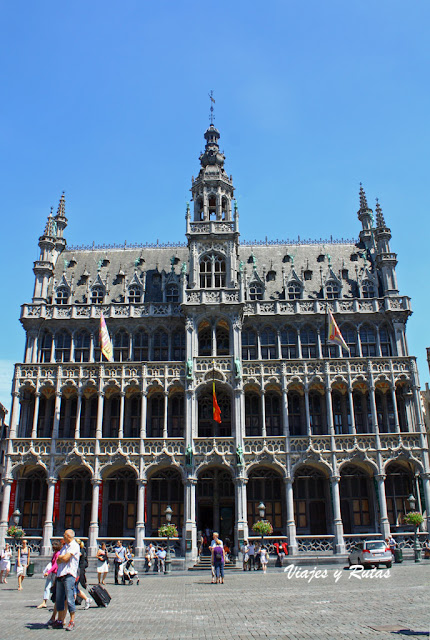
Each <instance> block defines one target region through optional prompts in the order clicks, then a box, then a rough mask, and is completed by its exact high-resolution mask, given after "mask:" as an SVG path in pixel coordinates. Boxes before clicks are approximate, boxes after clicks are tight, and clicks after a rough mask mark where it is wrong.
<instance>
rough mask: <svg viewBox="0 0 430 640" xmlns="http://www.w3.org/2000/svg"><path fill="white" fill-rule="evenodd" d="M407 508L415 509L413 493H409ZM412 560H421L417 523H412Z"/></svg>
mask: <svg viewBox="0 0 430 640" xmlns="http://www.w3.org/2000/svg"><path fill="white" fill-rule="evenodd" d="M408 503H409V509H410V510H411V511H415V506H416V500H415V497H414V495H413V494H412V493H411V495H410V496H409V498H408ZM414 560H415V562H421V548H420V545H419V542H418V525H414Z"/></svg>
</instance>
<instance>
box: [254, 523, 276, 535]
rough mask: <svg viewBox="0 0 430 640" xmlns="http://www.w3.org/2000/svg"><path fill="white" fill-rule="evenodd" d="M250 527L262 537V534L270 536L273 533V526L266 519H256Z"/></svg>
mask: <svg viewBox="0 0 430 640" xmlns="http://www.w3.org/2000/svg"><path fill="white" fill-rule="evenodd" d="M252 529H253V530H254V531H255V533H257V534H258V535H259V536H261V537H262V538H263V537H264V536H270V535H271V534H272V533H273V527H272V525H271V524H270V522H269V521H268V520H258V522H256V523H255V524H254V525H253V526H252Z"/></svg>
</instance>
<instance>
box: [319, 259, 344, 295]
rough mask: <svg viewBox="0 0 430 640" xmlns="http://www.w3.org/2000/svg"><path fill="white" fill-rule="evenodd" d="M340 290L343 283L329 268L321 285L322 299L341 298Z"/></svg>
mask: <svg viewBox="0 0 430 640" xmlns="http://www.w3.org/2000/svg"><path fill="white" fill-rule="evenodd" d="M342 290H343V282H342V280H341V278H339V277H338V276H337V275H336V274H335V272H334V271H333V269H332V267H331V266H330V267H329V269H328V272H327V274H326V276H325V278H324V280H323V284H322V295H323V298H327V300H337V299H338V298H341V297H342V292H343V291H342Z"/></svg>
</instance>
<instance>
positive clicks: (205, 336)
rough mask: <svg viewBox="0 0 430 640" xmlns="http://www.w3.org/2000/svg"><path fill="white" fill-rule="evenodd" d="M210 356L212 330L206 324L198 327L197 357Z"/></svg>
mask: <svg viewBox="0 0 430 640" xmlns="http://www.w3.org/2000/svg"><path fill="white" fill-rule="evenodd" d="M210 355H212V329H211V327H210V325H209V324H208V323H207V322H203V323H202V324H201V325H200V327H199V356H210Z"/></svg>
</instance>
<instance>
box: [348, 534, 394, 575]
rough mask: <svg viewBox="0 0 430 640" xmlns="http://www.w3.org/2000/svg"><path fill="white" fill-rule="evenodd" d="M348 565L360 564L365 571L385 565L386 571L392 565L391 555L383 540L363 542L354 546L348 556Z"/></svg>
mask: <svg viewBox="0 0 430 640" xmlns="http://www.w3.org/2000/svg"><path fill="white" fill-rule="evenodd" d="M348 564H349V566H350V567H351V566H352V565H353V564H361V565H363V567H365V568H366V569H370V568H371V567H379V565H381V564H385V566H386V567H387V569H390V568H391V565H392V564H393V554H392V553H391V549H390V548H389V547H387V545H386V544H385V542H384V541H383V540H364V541H362V542H359V543H357V544H356V545H355V547H354V548H353V549H351V552H350V554H349V556H348Z"/></svg>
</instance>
